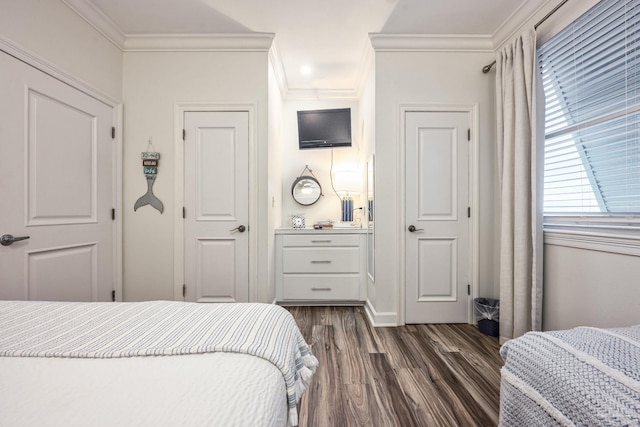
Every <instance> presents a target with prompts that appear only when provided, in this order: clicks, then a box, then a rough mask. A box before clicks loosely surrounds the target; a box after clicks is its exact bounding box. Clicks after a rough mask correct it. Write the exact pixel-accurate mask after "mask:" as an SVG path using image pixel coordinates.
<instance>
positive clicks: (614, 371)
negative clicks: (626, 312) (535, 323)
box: [499, 325, 640, 427]
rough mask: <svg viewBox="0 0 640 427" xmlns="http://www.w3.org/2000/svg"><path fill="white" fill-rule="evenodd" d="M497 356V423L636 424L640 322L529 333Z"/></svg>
mask: <svg viewBox="0 0 640 427" xmlns="http://www.w3.org/2000/svg"><path fill="white" fill-rule="evenodd" d="M500 354H501V355H502V358H503V359H504V361H505V364H504V366H503V368H502V371H501V373H502V381H501V388H500V423H499V425H500V426H504V427H507V426H513V427H520V426H523V425H527V426H556V425H561V426H574V425H576V426H589V427H591V426H640V325H639V326H633V327H629V328H617V329H597V328H587V327H581V328H575V329H571V330H566V331H554V332H546V333H541V332H530V333H527V334H525V335H523V336H522V337H519V338H517V339H514V340H511V341H508V342H507V343H506V344H505V345H504V346H502V348H501V350H500Z"/></svg>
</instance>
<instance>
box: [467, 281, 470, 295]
mask: <svg viewBox="0 0 640 427" xmlns="http://www.w3.org/2000/svg"><path fill="white" fill-rule="evenodd" d="M467 295H471V285H470V284H468V283H467Z"/></svg>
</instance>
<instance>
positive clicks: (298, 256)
mask: <svg viewBox="0 0 640 427" xmlns="http://www.w3.org/2000/svg"><path fill="white" fill-rule="evenodd" d="M359 260H360V248H357V247H337V248H335V247H331V248H283V249H282V272H283V273H285V274H287V273H358V272H359V271H360V264H359Z"/></svg>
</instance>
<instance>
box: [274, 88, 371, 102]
mask: <svg viewBox="0 0 640 427" xmlns="http://www.w3.org/2000/svg"><path fill="white" fill-rule="evenodd" d="M286 99H287V100H288V101H289V100H297V101H304V100H318V99H323V100H329V99H336V100H344V101H357V100H358V99H359V98H358V92H357V91H356V90H355V89H288V90H287V97H286Z"/></svg>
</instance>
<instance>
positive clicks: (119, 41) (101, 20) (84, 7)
mask: <svg viewBox="0 0 640 427" xmlns="http://www.w3.org/2000/svg"><path fill="white" fill-rule="evenodd" d="M62 2H63V3H64V4H65V5H67V7H69V8H70V9H71V10H73V11H74V12H75V13H77V14H78V16H80V17H81V18H82V19H84V20H85V21H86V22H87V23H88V24H89V25H91V26H92V27H93V28H95V29H96V30H97V31H98V32H99V33H100V34H102V35H103V36H104V37H105V38H106V39H107V40H109V41H110V42H111V43H113V44H114V45H115V46H116V47H119V48H120V49H121V50H122V49H123V47H124V43H125V39H126V38H127V36H126V34H125V33H124V32H122V30H121V29H120V28H119V27H118V26H117V25H116V24H115V23H114V22H113V21H112V20H111V19H110V18H109V17H108V16H107V15H105V14H104V13H102V11H100V10H99V9H98V8H96V7H95V6H94V5H93V4H92V3H91V2H87V1H86V0H62Z"/></svg>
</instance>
